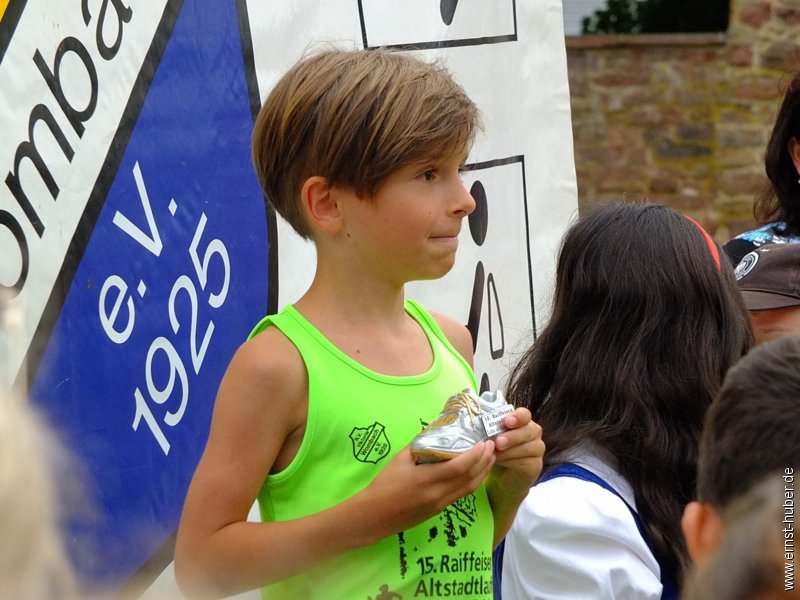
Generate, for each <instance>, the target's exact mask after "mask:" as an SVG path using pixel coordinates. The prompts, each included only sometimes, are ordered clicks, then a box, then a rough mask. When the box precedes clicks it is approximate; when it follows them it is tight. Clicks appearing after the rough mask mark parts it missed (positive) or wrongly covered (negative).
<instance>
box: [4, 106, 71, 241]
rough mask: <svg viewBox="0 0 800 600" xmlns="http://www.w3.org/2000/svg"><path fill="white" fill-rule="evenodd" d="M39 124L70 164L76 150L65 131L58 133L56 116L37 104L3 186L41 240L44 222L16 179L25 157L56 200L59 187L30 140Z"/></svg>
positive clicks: (59, 130) (59, 129)
mask: <svg viewBox="0 0 800 600" xmlns="http://www.w3.org/2000/svg"><path fill="white" fill-rule="evenodd" d="M38 121H42V122H43V123H44V124H45V125H47V127H48V128H49V129H50V133H52V134H53V137H54V138H55V139H56V141H57V142H58V145H59V146H61V150H62V151H63V152H64V156H66V158H67V160H68V161H70V162H72V157H73V156H74V154H75V151H74V150H73V149H72V146H70V145H69V142H68V141H67V138H66V136H64V132H63V131H61V128H60V127H59V126H58V123H56V120H55V117H53V113H52V112H50V109H49V108H47V107H46V106H45V105H44V104H37V105H36V106H34V107H33V110H31V115H30V118H29V119H28V139H27V140H26V141H24V142H21V143H20V145H19V146H17V152H16V154H15V155H14V169H13V170H12V171H10V172H9V173H8V175H7V176H6V186H7V187H8V189H9V190H11V193H12V194H13V195H14V198H16V199H17V204H19V206H20V208H21V209H22V211H23V212H24V213H25V216H26V217H28V221H29V222H30V224H31V225H32V226H33V229H34V230H35V231H36V234H37V235H38V236H39V237H40V238H41V237H42V236H43V235H44V229H45V227H44V223H42V220H41V219H40V218H39V215H38V214H37V213H36V210H35V209H34V208H33V205H32V204H31V201H30V199H29V198H28V195H27V194H26V193H25V191H24V190H23V189H22V184H21V183H20V180H19V168H20V165H21V164H22V159H23V158H28V159H29V160H30V161H31V162H32V163H33V166H34V167H36V170H37V171H38V172H39V176H40V177H41V178H42V181H44V184H45V185H46V186H47V189H48V190H49V191H50V195H51V196H52V197H53V200H55V199H56V198H57V197H58V193H59V191H60V188H59V187H58V184H57V183H56V180H55V179H54V178H53V174H52V173H51V172H50V169H49V168H48V166H47V165H46V164H45V162H44V159H43V158H42V155H41V154H39V150H38V149H37V148H36V144H35V143H34V141H33V132H34V126H35V125H36V123H37V122H38Z"/></svg>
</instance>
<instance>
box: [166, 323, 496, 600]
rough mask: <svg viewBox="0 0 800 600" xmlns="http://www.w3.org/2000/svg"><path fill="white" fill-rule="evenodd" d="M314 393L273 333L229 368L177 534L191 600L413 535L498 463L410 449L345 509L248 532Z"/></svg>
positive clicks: (488, 453)
mask: <svg viewBox="0 0 800 600" xmlns="http://www.w3.org/2000/svg"><path fill="white" fill-rule="evenodd" d="M306 387H307V380H306V372H305V366H304V364H303V362H302V359H301V358H300V355H299V353H298V352H297V350H296V349H295V348H294V346H293V345H292V344H291V343H290V342H288V340H286V339H285V338H283V336H282V334H280V332H278V331H276V330H274V328H270V329H267V330H266V331H264V332H263V333H261V334H259V335H258V336H257V337H256V338H254V339H253V340H251V341H249V342H247V343H246V344H244V345H243V346H242V348H240V349H239V351H238V352H237V354H236V356H235V357H234V359H233V361H232V362H231V364H230V366H229V368H228V371H227V373H226V374H225V377H224V378H223V381H222V384H221V385H220V390H219V394H218V396H217V401H216V405H215V409H214V416H213V419H212V424H211V431H210V434H209V439H208V444H207V446H206V450H205V452H204V454H203V456H202V458H201V460H200V463H199V465H198V467H197V470H196V472H195V476H194V478H193V480H192V483H191V485H190V487H189V491H188V494H187V497H186V502H185V505H184V511H183V515H182V517H181V523H180V526H179V529H178V539H177V543H176V549H175V569H176V576H177V579H178V583H179V584H180V585H181V587H182V588H183V589H184V591H186V592H187V593H188V595H189V596H190V597H193V598H194V597H223V596H228V595H232V594H235V593H238V592H241V591H245V590H248V589H253V588H256V587H261V586H263V585H266V584H269V583H272V582H275V581H279V580H281V579H285V578H287V577H289V576H292V575H295V574H297V573H300V572H302V571H304V570H307V569H308V568H310V567H312V566H315V565H317V564H320V563H321V562H324V561H325V560H328V559H330V558H332V557H335V556H337V555H339V554H342V553H344V552H347V551H349V550H352V549H354V548H358V547H361V546H366V545H369V544H371V543H374V542H375V541H377V540H378V539H381V538H383V537H386V536H388V535H392V534H394V533H396V532H398V531H402V530H404V529H407V528H409V527H411V526H413V525H416V524H418V523H420V522H421V521H423V520H425V519H427V518H429V517H431V516H433V515H435V514H437V513H439V512H441V510H443V509H444V508H445V507H446V506H447V505H449V504H450V503H452V502H454V501H455V500H457V499H458V498H461V497H463V496H464V495H466V494H468V493H471V492H472V491H474V490H475V489H476V488H477V487H478V486H479V485H480V483H481V482H482V481H483V479H484V478H485V477H486V476H487V475H488V473H489V471H490V470H491V466H492V465H493V463H494V456H493V448H494V446H493V444H491V443H488V444H483V445H481V446H479V447H476V448H475V449H473V450H472V451H470V452H469V453H466V454H464V455H463V456H461V457H459V458H458V459H454V460H452V461H449V462H448V463H442V464H439V465H422V466H417V465H416V464H415V463H414V460H413V459H412V458H411V455H410V453H409V451H408V449H407V448H405V449H403V450H402V451H401V452H400V453H399V454H398V455H397V456H396V457H395V458H394V459H393V460H392V461H391V462H390V463H389V464H388V465H387V466H386V468H385V469H384V470H383V471H382V472H381V473H380V474H379V475H378V476H377V477H376V478H375V480H374V481H373V482H372V483H371V484H370V485H369V486H367V488H365V489H364V490H362V491H361V492H359V493H358V494H356V495H354V496H353V497H351V498H350V499H348V500H347V501H345V502H343V503H342V504H339V505H337V506H334V507H332V508H330V509H328V510H326V511H323V512H321V513H317V514H315V515H311V516H308V517H305V518H302V519H296V520H293V521H285V522H273V523H252V522H247V516H248V513H249V511H250V508H251V506H252V505H253V502H254V501H255V498H256V496H257V494H258V492H259V490H260V488H261V485H262V483H263V482H264V479H265V478H266V476H267V474H268V473H269V472H270V470H272V469H273V465H276V464H278V463H281V462H285V461H288V460H290V457H291V451H290V453H289V456H287V455H286V447H287V446H291V445H292V444H293V443H295V442H296V443H299V441H297V440H299V437H301V435H302V429H303V427H304V425H305V416H306V407H307V390H306ZM292 440H294V442H293V441H292ZM290 450H291V449H290ZM284 466H285V465H284Z"/></svg>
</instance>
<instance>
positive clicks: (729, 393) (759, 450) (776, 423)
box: [697, 336, 800, 509]
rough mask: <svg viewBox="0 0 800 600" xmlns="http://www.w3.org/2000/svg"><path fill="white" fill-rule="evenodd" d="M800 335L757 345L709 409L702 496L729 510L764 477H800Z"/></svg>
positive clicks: (700, 464) (700, 479)
mask: <svg viewBox="0 0 800 600" xmlns="http://www.w3.org/2000/svg"><path fill="white" fill-rule="evenodd" d="M798 423H800V337H798V336H788V337H783V338H778V339H775V340H771V341H768V342H764V343H763V344H759V345H758V346H756V347H755V348H753V349H752V350H751V351H750V352H749V353H748V354H747V356H745V357H744V358H742V360H740V361H739V362H738V363H736V365H734V366H733V367H732V368H731V370H730V371H728V374H727V375H726V376H725V382H724V384H723V386H722V389H721V390H720V393H719V395H718V397H717V398H716V399H715V400H714V402H713V403H712V405H711V408H710V409H709V411H708V415H707V417H706V422H705V425H704V429H703V436H702V438H701V443H700V459H699V462H698V466H697V498H698V500H700V501H701V502H707V503H710V504H713V505H714V506H716V507H717V508H719V509H723V508H724V507H725V506H726V505H728V504H729V503H730V502H731V501H732V500H733V499H734V498H736V497H737V496H740V495H741V494H743V493H744V492H745V491H747V490H748V489H749V488H751V487H752V486H753V485H754V484H755V483H756V482H757V481H758V480H760V479H763V478H764V477H767V476H768V475H770V474H772V473H774V472H783V470H784V469H786V468H792V469H794V470H795V471H796V472H797V474H798V476H800V435H798V431H797V426H798Z"/></svg>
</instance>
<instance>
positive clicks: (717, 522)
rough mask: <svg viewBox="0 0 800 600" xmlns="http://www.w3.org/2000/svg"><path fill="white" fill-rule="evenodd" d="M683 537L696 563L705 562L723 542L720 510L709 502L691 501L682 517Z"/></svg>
mask: <svg viewBox="0 0 800 600" xmlns="http://www.w3.org/2000/svg"><path fill="white" fill-rule="evenodd" d="M681 527H682V528H683V537H684V539H685V540H686V548H687V549H688V550H689V556H691V557H692V560H693V561H694V563H695V564H697V565H699V564H702V563H704V562H705V561H706V560H707V559H708V557H709V556H711V555H712V554H713V553H714V552H716V550H717V549H718V548H719V546H720V545H721V543H722V536H723V534H724V528H723V525H722V519H721V518H720V514H719V511H718V510H717V508H716V507H715V506H714V505H713V504H709V503H708V502H689V504H687V505H686V508H685V509H684V511H683V518H682V519H681Z"/></svg>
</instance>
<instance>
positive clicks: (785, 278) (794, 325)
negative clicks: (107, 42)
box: [734, 244, 800, 343]
mask: <svg viewBox="0 0 800 600" xmlns="http://www.w3.org/2000/svg"><path fill="white" fill-rule="evenodd" d="M734 273H735V275H736V279H737V280H738V282H739V289H741V290H742V296H743V297H744V304H745V306H746V307H747V310H748V311H750V321H751V322H752V324H753V333H754V335H755V341H756V343H761V342H764V341H766V340H770V339H773V338H776V337H781V336H784V335H798V334H800V244H765V245H763V246H761V247H759V248H756V249H755V250H753V251H752V252H750V253H749V254H746V255H745V256H744V257H743V258H742V260H741V261H740V262H739V264H738V265H737V266H736V270H735V272H734Z"/></svg>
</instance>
